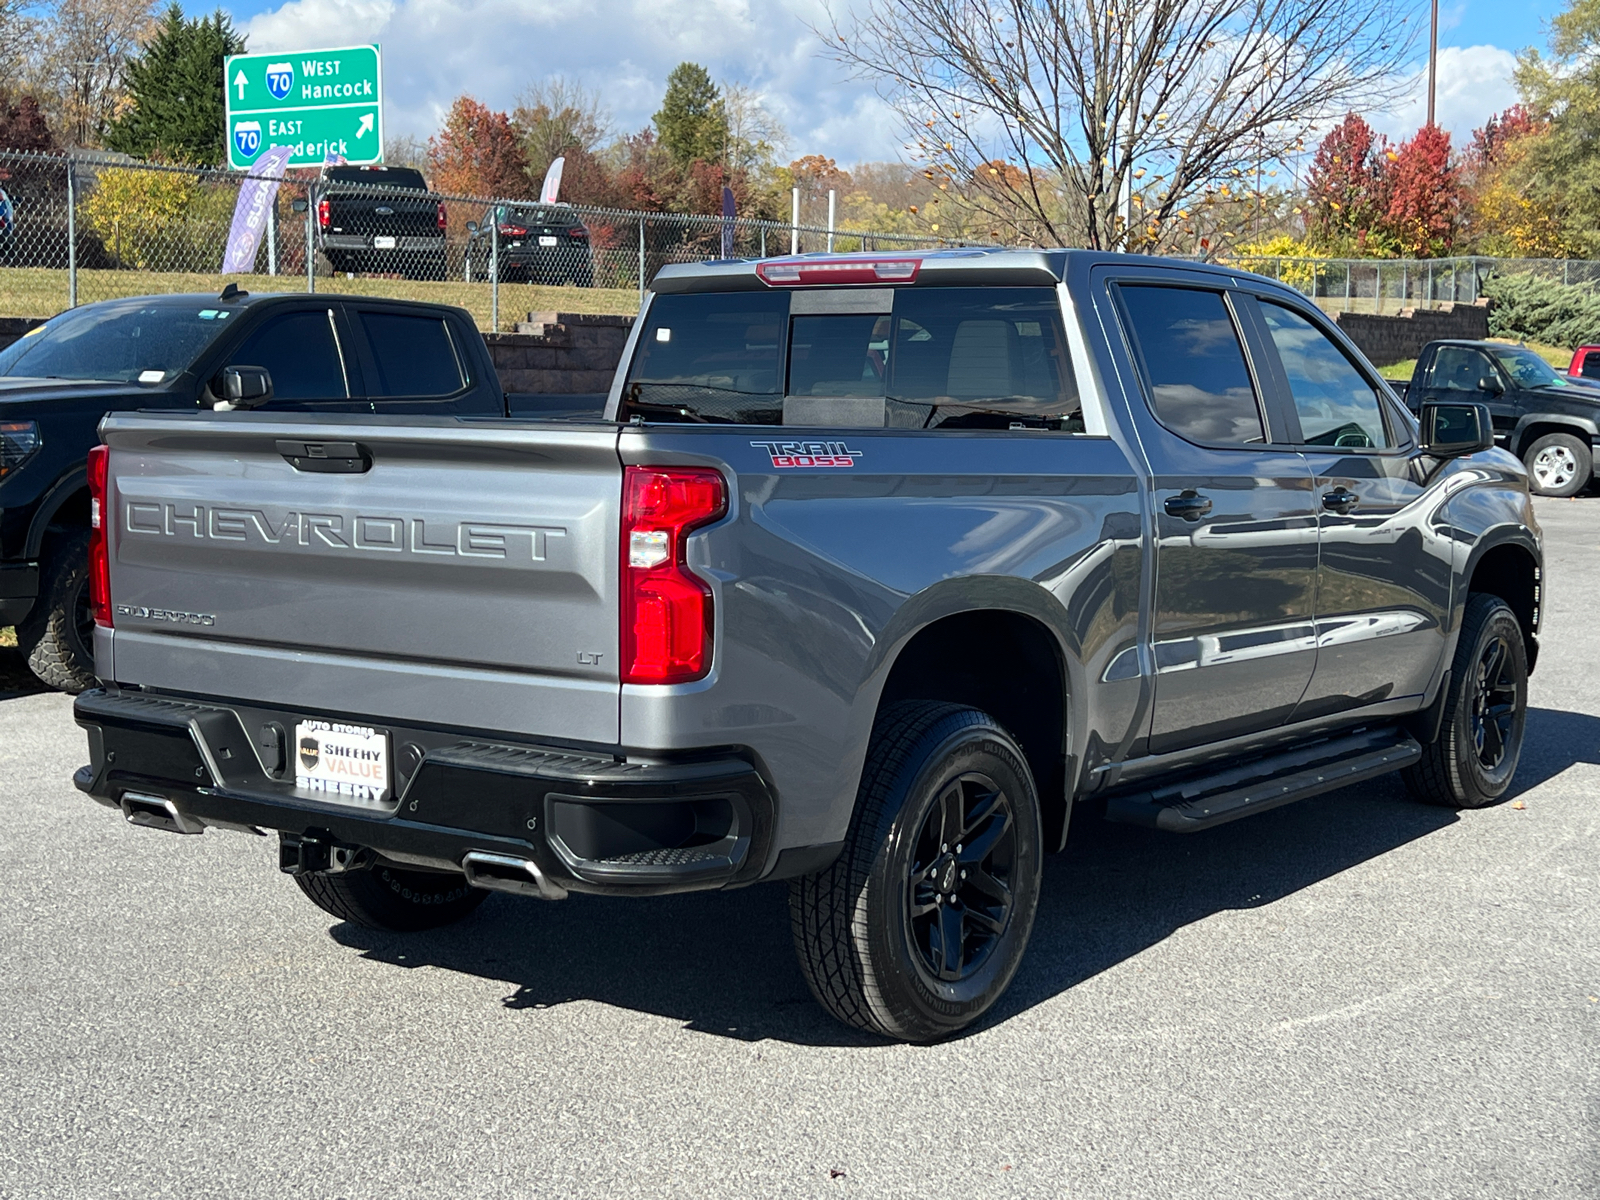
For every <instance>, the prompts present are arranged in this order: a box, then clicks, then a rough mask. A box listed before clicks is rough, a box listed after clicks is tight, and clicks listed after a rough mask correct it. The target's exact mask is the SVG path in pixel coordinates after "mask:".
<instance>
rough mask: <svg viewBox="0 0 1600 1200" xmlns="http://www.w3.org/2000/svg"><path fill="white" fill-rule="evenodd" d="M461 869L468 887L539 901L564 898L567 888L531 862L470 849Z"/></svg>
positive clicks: (525, 859) (526, 859)
mask: <svg viewBox="0 0 1600 1200" xmlns="http://www.w3.org/2000/svg"><path fill="white" fill-rule="evenodd" d="M461 870H462V871H463V872H464V873H465V874H466V877H467V882H468V883H469V884H471V885H472V886H473V887H476V888H484V889H486V890H487V891H491V892H510V893H511V894H512V895H514V896H537V897H539V899H541V900H565V899H566V898H567V889H566V888H564V887H562V886H561V885H560V884H559V883H557V882H556V881H555V880H553V879H551V878H550V877H549V876H547V875H546V874H545V873H544V872H543V871H541V870H539V865H538V864H537V863H535V862H534V861H533V860H532V859H528V858H514V857H512V856H511V855H509V854H487V853H485V852H484V851H482V850H472V851H469V852H468V853H467V856H466V857H465V858H463V859H462V860H461Z"/></svg>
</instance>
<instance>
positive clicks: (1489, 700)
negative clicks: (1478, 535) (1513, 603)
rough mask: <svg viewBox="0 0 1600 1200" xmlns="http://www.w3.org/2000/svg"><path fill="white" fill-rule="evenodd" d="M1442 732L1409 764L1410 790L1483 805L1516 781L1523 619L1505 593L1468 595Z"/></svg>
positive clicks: (1522, 704) (1522, 707) (1524, 703)
mask: <svg viewBox="0 0 1600 1200" xmlns="http://www.w3.org/2000/svg"><path fill="white" fill-rule="evenodd" d="M1448 688H1449V690H1448V691H1447V692H1446V693H1445V695H1444V696H1443V698H1442V703H1443V705H1444V712H1443V714H1442V716H1441V719H1440V724H1439V735H1438V737H1436V738H1435V739H1434V740H1433V741H1431V742H1427V743H1425V744H1424V745H1423V747H1422V757H1421V758H1420V759H1419V760H1418V761H1417V762H1416V763H1415V764H1413V765H1412V766H1409V767H1407V768H1406V769H1405V772H1404V778H1405V781H1406V786H1407V787H1408V788H1409V789H1410V791H1411V794H1412V795H1413V796H1415V797H1416V798H1417V799H1419V800H1424V801H1426V802H1427V803H1429V804H1441V805H1444V806H1445V807H1447V808H1482V807H1483V806H1484V805H1486V804H1493V803H1494V802H1495V801H1496V800H1498V799H1500V798H1501V797H1502V796H1504V795H1505V794H1506V792H1507V790H1508V789H1509V788H1510V787H1511V778H1512V776H1513V775H1515V774H1516V771H1517V761H1518V759H1519V758H1520V757H1521V755H1522V735H1523V732H1524V729H1525V727H1526V724H1527V719H1528V655H1527V651H1526V649H1525V648H1524V645H1523V635H1522V626H1521V624H1520V623H1519V622H1518V621H1517V616H1516V614H1515V613H1513V612H1512V611H1511V609H1510V607H1509V606H1508V605H1507V604H1506V602H1505V601H1504V600H1502V599H1501V598H1500V597H1499V596H1491V595H1488V594H1487V593H1481V592H1480V593H1475V594H1474V595H1472V596H1469V597H1468V598H1467V605H1466V611H1465V612H1464V613H1463V614H1462V619H1461V632H1460V634H1459V635H1458V637H1457V640H1456V651H1455V656H1454V658H1453V659H1452V660H1451V664H1450V681H1449V684H1448Z"/></svg>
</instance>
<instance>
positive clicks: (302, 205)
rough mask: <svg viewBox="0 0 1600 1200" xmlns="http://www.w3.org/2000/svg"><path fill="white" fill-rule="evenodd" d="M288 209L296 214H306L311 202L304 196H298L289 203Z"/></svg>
mask: <svg viewBox="0 0 1600 1200" xmlns="http://www.w3.org/2000/svg"><path fill="white" fill-rule="evenodd" d="M289 208H290V209H291V210H293V211H294V212H297V213H303V212H308V211H310V209H311V202H310V201H309V200H307V199H306V198H305V197H304V196H298V197H296V198H295V199H293V200H291V201H289Z"/></svg>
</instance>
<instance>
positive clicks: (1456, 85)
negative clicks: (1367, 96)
mask: <svg viewBox="0 0 1600 1200" xmlns="http://www.w3.org/2000/svg"><path fill="white" fill-rule="evenodd" d="M1516 67H1517V56H1516V55H1514V54H1512V53H1511V51H1509V50H1502V49H1501V48H1500V47H1499V46H1467V47H1460V46H1441V47H1440V48H1439V71H1438V79H1437V83H1436V85H1435V92H1434V120H1435V121H1437V122H1438V124H1439V128H1440V129H1443V130H1445V131H1447V132H1448V133H1449V134H1450V140H1451V142H1452V144H1453V145H1455V146H1457V147H1460V146H1464V145H1465V144H1466V143H1467V142H1468V141H1469V140H1470V139H1471V138H1472V131H1473V130H1474V129H1478V128H1480V127H1481V126H1482V125H1483V123H1484V122H1485V121H1487V120H1488V119H1489V117H1491V116H1492V115H1494V114H1495V113H1498V112H1503V111H1504V110H1505V109H1507V108H1509V107H1510V106H1511V105H1513V104H1515V103H1516V102H1517V88H1516V85H1515V84H1514V83H1513V82H1512V79H1511V76H1512V73H1513V72H1514V71H1515V70H1516ZM1427 119H1428V64H1427V62H1426V61H1424V62H1423V63H1422V64H1421V66H1419V67H1417V68H1415V73H1414V75H1413V76H1412V79H1411V83H1410V87H1409V89H1408V91H1407V94H1406V97H1405V99H1403V100H1401V101H1400V102H1399V103H1398V104H1395V105H1393V106H1392V107H1391V108H1390V110H1389V111H1388V112H1386V113H1377V114H1374V115H1373V116H1372V118H1371V123H1372V127H1373V128H1374V129H1376V130H1378V132H1380V133H1386V134H1388V135H1389V139H1390V140H1391V141H1404V140H1405V139H1407V138H1409V137H1411V136H1412V135H1413V134H1415V133H1416V132H1417V130H1418V129H1420V128H1422V123H1423V122H1424V121H1426V120H1427Z"/></svg>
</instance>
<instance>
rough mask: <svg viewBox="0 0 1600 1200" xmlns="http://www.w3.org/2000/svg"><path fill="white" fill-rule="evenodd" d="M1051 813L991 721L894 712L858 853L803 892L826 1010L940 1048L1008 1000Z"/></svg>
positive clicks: (936, 710)
mask: <svg viewBox="0 0 1600 1200" xmlns="http://www.w3.org/2000/svg"><path fill="white" fill-rule="evenodd" d="M1041 865H1042V835H1041V828H1040V817H1039V802H1038V797H1037V795H1036V793H1035V791H1034V785H1033V777H1032V775H1031V774H1030V773H1029V771H1028V765H1027V761H1026V760H1025V759H1024V758H1023V756H1022V751H1021V750H1020V749H1019V748H1018V746H1017V744H1016V742H1015V740H1014V739H1013V738H1012V737H1011V735H1010V734H1009V733H1007V732H1006V731H1005V730H1004V729H1002V728H1001V727H1000V726H999V725H998V724H996V723H995V721H994V720H993V718H991V717H989V716H988V715H987V714H985V713H982V712H979V711H977V710H976V709H971V708H962V707H960V706H958V705H953V704H939V703H932V702H926V701H916V702H910V703H905V704H899V705H895V706H894V707H892V708H890V709H889V710H887V711H886V712H884V713H882V714H880V716H879V719H878V723H877V726H876V727H875V729H874V731H873V738H872V744H871V746H870V748H869V749H868V752H867V762H866V766H865V769H864V770H863V772H862V781H861V790H860V793H859V795H858V797H857V800H856V811H855V816H854V819H853V820H852V822H851V826H850V834H849V837H848V839H847V840H846V843H845V849H844V852H843V853H842V854H841V855H840V856H839V858H838V860H837V861H836V862H835V863H834V864H833V865H832V866H831V867H829V868H828V869H827V870H824V871H820V872H818V873H817V874H815V875H808V876H805V877H803V878H801V879H797V880H795V881H794V882H793V883H792V884H791V885H790V891H789V912H790V921H791V925H792V927H793V930H794V940H795V949H796V951H797V953H798V954H799V957H800V967H801V969H802V971H803V972H804V973H805V976H806V982H807V983H808V984H809V985H810V987H811V991H812V993H813V994H814V995H815V996H816V998H817V1000H818V1001H820V1002H821V1004H822V1006H823V1007H824V1008H826V1009H827V1010H828V1011H829V1012H830V1013H832V1014H833V1015H834V1016H835V1017H837V1018H839V1020H841V1021H843V1022H845V1023H846V1024H849V1025H854V1026H855V1027H856V1028H858V1029H865V1030H868V1031H870V1032H873V1033H880V1034H884V1035H886V1036H888V1037H893V1038H902V1039H904V1040H907V1041H918V1042H922V1041H931V1040H933V1039H935V1038H940V1037H944V1036H947V1035H948V1034H951V1033H954V1032H955V1031H957V1030H959V1029H961V1028H963V1027H964V1026H966V1025H970V1024H971V1023H972V1022H973V1021H976V1020H977V1019H978V1018H979V1017H981V1016H982V1015H983V1014H984V1013H985V1012H987V1011H988V1010H989V1008H990V1007H991V1006H992V1005H993V1004H994V1003H995V1001H997V1000H998V999H999V998H1000V996H1001V995H1002V994H1003V993H1004V992H1005V990H1006V988H1007V986H1008V985H1009V984H1010V983H1011V979H1012V976H1013V975H1015V974H1016V970H1017V966H1018V964H1019V963H1020V962H1021V961H1022V954H1023V951H1024V949H1025V948H1026V946H1027V943H1028V935H1029V934H1030V933H1031V932H1032V929H1033V917H1034V911H1035V909H1036V908H1037V906H1038V901H1039V881H1040V870H1041Z"/></svg>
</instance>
